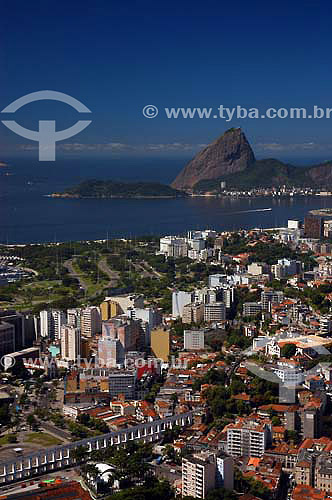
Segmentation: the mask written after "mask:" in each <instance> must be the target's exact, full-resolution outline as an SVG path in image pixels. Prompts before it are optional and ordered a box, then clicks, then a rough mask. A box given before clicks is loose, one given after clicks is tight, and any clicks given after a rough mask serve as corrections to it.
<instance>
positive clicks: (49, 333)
mask: <svg viewBox="0 0 332 500" xmlns="http://www.w3.org/2000/svg"><path fill="white" fill-rule="evenodd" d="M65 324H66V315H65V313H64V312H63V311H59V310H56V309H52V310H47V311H40V335H41V336H42V337H48V338H51V339H55V340H58V339H60V333H61V327H62V325H65Z"/></svg>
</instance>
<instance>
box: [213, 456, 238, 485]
mask: <svg viewBox="0 0 332 500" xmlns="http://www.w3.org/2000/svg"><path fill="white" fill-rule="evenodd" d="M216 488H226V489H227V490H231V491H232V490H233V489H234V460H233V457H230V456H228V455H226V454H225V453H222V452H220V453H219V454H218V455H217V456H216Z"/></svg>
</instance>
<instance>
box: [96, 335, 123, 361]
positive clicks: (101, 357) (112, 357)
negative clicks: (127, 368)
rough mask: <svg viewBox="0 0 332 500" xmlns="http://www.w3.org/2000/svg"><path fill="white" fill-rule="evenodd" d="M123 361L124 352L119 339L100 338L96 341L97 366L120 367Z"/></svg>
mask: <svg viewBox="0 0 332 500" xmlns="http://www.w3.org/2000/svg"><path fill="white" fill-rule="evenodd" d="M124 360H125V350H124V348H123V346H122V344H121V342H120V340H119V339H113V338H108V337H102V338H101V339H98V364H99V366H106V367H108V368H112V367H116V366H118V365H122V364H123V363H124Z"/></svg>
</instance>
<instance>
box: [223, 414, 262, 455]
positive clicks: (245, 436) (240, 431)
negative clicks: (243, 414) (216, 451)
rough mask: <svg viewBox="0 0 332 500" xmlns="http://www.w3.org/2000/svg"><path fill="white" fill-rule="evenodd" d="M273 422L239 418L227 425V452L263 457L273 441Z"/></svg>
mask: <svg viewBox="0 0 332 500" xmlns="http://www.w3.org/2000/svg"><path fill="white" fill-rule="evenodd" d="M271 432H272V431H271V424H268V423H264V422H259V421H256V420H251V419H250V418H248V419H246V418H238V419H237V420H236V422H235V423H234V424H230V425H229V426H228V427H227V453H228V454H229V455H231V456H232V457H241V456H248V457H262V456H263V455H264V452H265V449H266V448H267V446H268V445H269V444H270V442H271Z"/></svg>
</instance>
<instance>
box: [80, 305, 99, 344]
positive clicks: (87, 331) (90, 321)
mask: <svg viewBox="0 0 332 500" xmlns="http://www.w3.org/2000/svg"><path fill="white" fill-rule="evenodd" d="M100 332H101V318H100V311H99V308H98V307H95V306H91V307H86V308H85V309H83V310H82V316H81V333H82V335H84V336H85V337H94V336H95V335H96V334H97V333H100Z"/></svg>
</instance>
